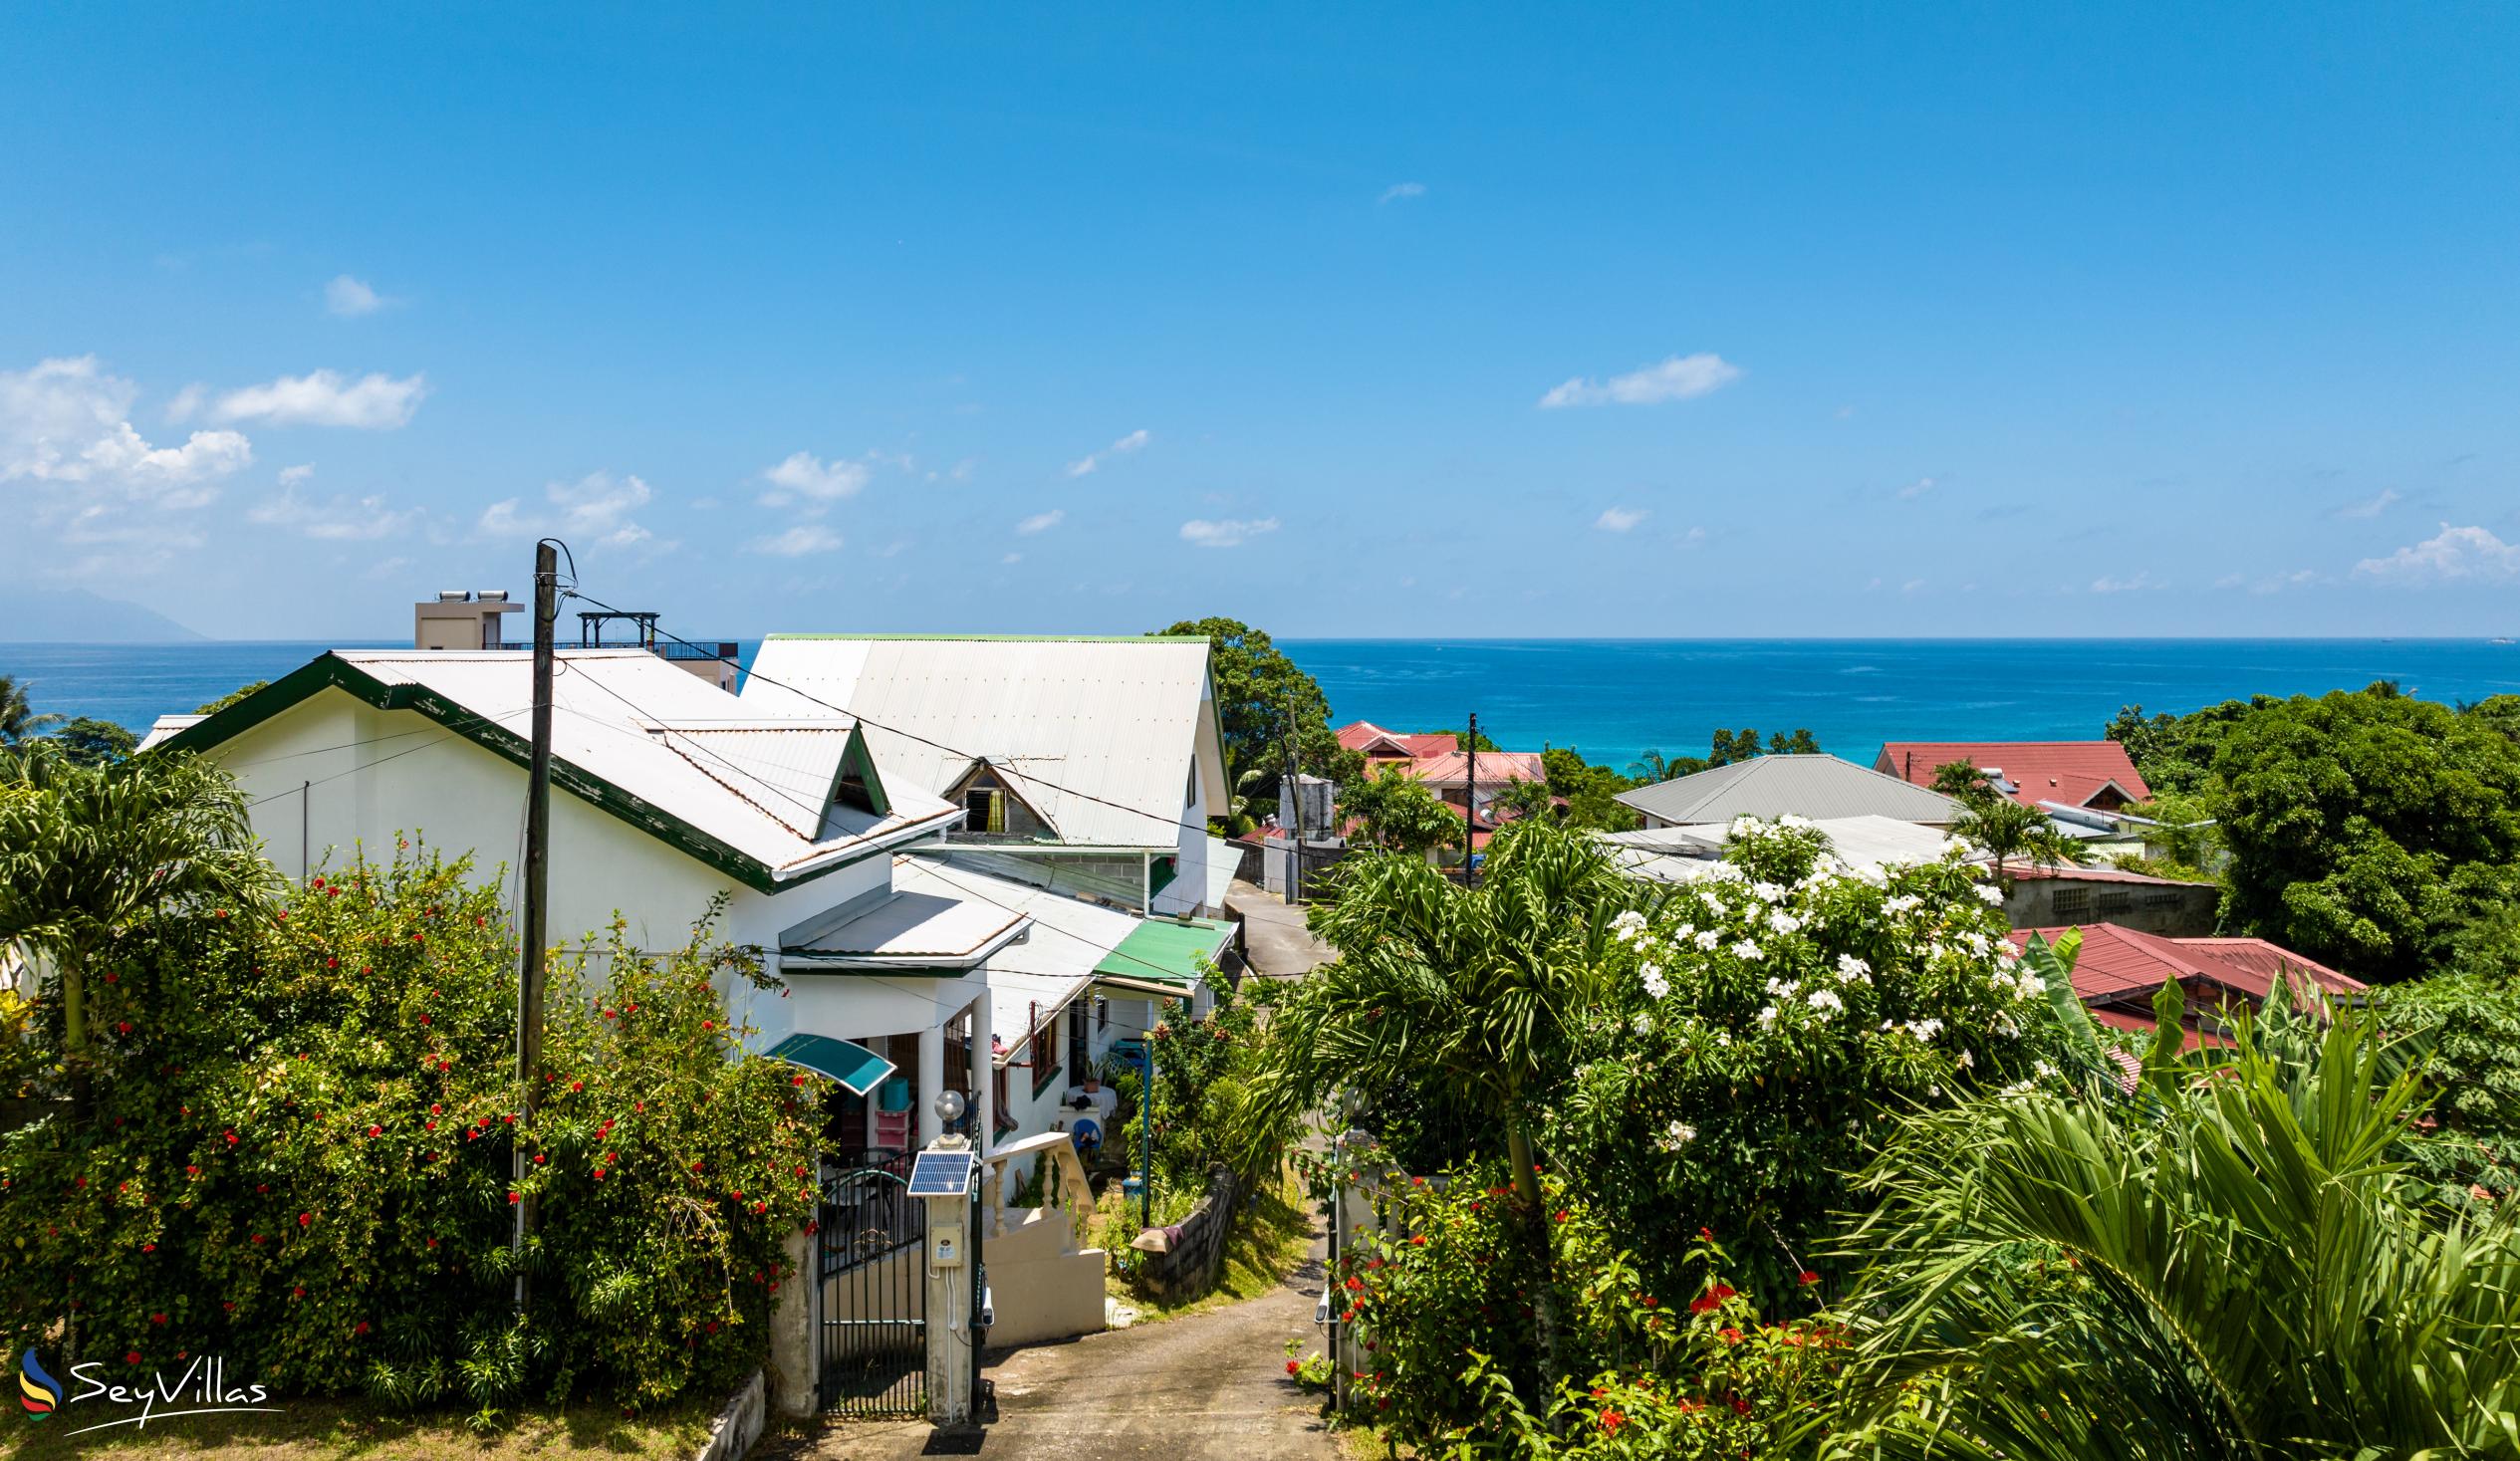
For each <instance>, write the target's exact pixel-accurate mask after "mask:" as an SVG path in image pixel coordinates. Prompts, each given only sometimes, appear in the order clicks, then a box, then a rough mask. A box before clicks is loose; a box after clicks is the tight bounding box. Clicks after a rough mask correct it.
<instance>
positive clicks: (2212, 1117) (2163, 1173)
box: [1843, 1010, 2520, 1461]
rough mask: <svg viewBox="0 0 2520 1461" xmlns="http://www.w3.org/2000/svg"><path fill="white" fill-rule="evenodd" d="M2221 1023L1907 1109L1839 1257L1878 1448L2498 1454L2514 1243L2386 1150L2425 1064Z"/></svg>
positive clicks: (2344, 1016)
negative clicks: (2099, 1075)
mask: <svg viewBox="0 0 2520 1461" xmlns="http://www.w3.org/2000/svg"><path fill="white" fill-rule="evenodd" d="M2231 1040H2232V1044H2231V1046H2230V1047H2229V1048H2228V1049H2227V1050H2220V1051H2207V1052H2204V1053H2200V1054H2199V1055H2197V1056H2194V1057H2189V1058H2186V1059H2185V1060H2184V1061H2183V1062H2182V1061H2180V1060H2179V1059H2178V1058H2176V1057H2175V1056H2174V1055H2173V1054H2172V1052H2171V1051H2170V1050H2169V1049H2168V1047H2167V1046H2166V1045H2156V1046H2155V1047H2154V1050H2153V1054H2152V1056H2151V1057H2150V1058H2149V1059H2148V1060H2147V1061H2146V1069H2145V1076H2146V1080H2145V1085H2144V1088H2143V1092H2142V1096H2139V1097H2136V1098H2133V1099H2124V1100H2120V1099H2111V1098H2106V1097H2101V1098H2095V1097H2091V1096H2083V1097H2079V1098H2076V1097H2069V1096H2058V1095H2055V1094H2052V1093H2050V1092H2047V1091H2028V1092H2016V1093H2007V1094H2003V1095H1997V1096H1988V1097H1985V1098H1981V1099H1979V1100H1976V1101H1973V1102H1970V1103H1969V1104H1967V1105H1964V1106H1960V1107H1957V1108H1954V1109H1950V1110H1945V1111H1938V1112H1931V1113H1924V1114H1920V1115H1918V1116H1915V1117H1913V1118H1911V1119H1910V1120H1909V1121H1908V1122H1907V1123H1906V1124H1905V1129H1904V1130H1903V1131H1902V1132H1901V1133H1900V1135H1899V1137H1898V1139H1897V1140H1896V1141H1895V1142H1893V1143H1891V1145H1890V1147H1889V1149H1887V1150H1886V1151H1885V1152H1884V1153H1883V1155H1882V1157H1881V1158H1880V1159H1879V1161H1878V1162H1877V1163H1876V1165H1875V1167H1874V1168H1873V1170H1872V1172H1871V1174H1870V1176H1869V1177H1868V1179H1867V1185H1868V1187H1869V1188H1870V1189H1871V1191H1872V1192H1873V1193H1874V1194H1875V1195H1876V1196H1877V1198H1878V1199H1879V1202H1880V1206H1879V1208H1878V1210H1877V1211H1876V1212H1875V1213H1874V1215H1873V1216H1872V1218H1871V1219H1870V1220H1869V1221H1868V1222H1867V1223H1866V1224H1865V1225H1864V1226H1863V1227H1862V1228H1860V1229H1859V1230H1858V1231H1856V1232H1855V1233H1854V1234H1853V1235H1851V1236H1850V1237H1849V1238H1848V1239H1847V1241H1846V1243H1845V1244H1844V1247H1843V1251H1844V1252H1845V1253H1847V1254H1848V1255H1849V1256H1850V1257H1861V1258H1864V1259H1866V1260H1869V1264H1870V1266H1869V1268H1868V1270H1867V1272H1866V1273H1865V1275H1864V1277H1863V1281H1862V1284H1861V1286H1860V1290H1859V1292H1858V1294H1857V1296H1856V1297H1855V1299H1854V1300H1852V1301H1851V1302H1850V1303H1849V1304H1848V1306H1847V1309H1846V1312H1847V1313H1849V1314H1850V1315H1859V1316H1862V1317H1863V1318H1862V1320H1861V1322H1860V1324H1859V1325H1858V1326H1857V1351H1856V1352H1857V1353H1858V1355H1859V1356H1860V1362H1859V1364H1858V1366H1857V1369H1858V1374H1857V1390H1856V1394H1857V1397H1858V1399H1859V1401H1860V1402H1861V1404H1862V1405H1863V1406H1864V1407H1865V1408H1869V1409H1873V1410H1874V1411H1876V1412H1877V1413H1883V1414H1887V1415H1890V1416H1891V1417H1893V1418H1894V1419H1895V1420H1896V1421H1897V1423H1896V1424H1892V1425H1889V1426H1886V1427H1885V1428H1884V1429H1883V1430H1882V1431H1881V1432H1880V1434H1879V1435H1877V1436H1876V1437H1874V1439H1876V1440H1878V1441H1879V1442H1880V1448H1879V1452H1878V1453H1879V1454H1885V1455H1890V1456H1900V1455H1916V1456H1922V1455H1927V1454H1932V1455H1939V1456H1954V1457H1994V1456H2003V1457H2009V1458H2014V1461H2039V1458H2048V1457H2054V1458H2059V1461H2063V1458H2068V1457H2072V1458H2089V1457H2098V1458H2127V1461H2136V1458H2142V1461H2169V1458H2197V1457H2233V1458H2237V1457H2260V1456H2338V1457H2344V1456H2358V1455H2359V1456H2373V1457H2377V1456H2410V1457H2411V1456H2424V1455H2432V1456H2450V1455H2458V1456H2511V1455H2513V1454H2515V1452H2520V1442H2516V1441H2515V1427H2514V1420H2513V1416H2514V1413H2515V1411H2520V1342H2515V1338H2514V1337H2515V1335H2520V1235H2515V1233H2514V1231H2513V1229H2512V1228H2511V1226H2510V1225H2509V1224H2508V1223H2507V1222H2502V1221H2491V1222H2485V1221H2477V1220H2473V1219H2470V1218H2466V1217H2462V1216H2445V1214H2444V1211H2443V1209H2441V1208H2440V1207H2439V1206H2438V1205H2436V1204H2434V1203H2433V1202H2432V1201H2431V1200H2430V1193H2429V1191H2428V1190H2427V1184H2426V1183H2425V1182H2424V1181H2423V1180H2422V1179H2421V1178H2419V1177H2415V1176H2410V1175H2408V1174H2407V1173H2406V1172H2405V1171H2403V1170H2402V1168H2401V1167H2400V1165H2399V1163H2398V1162H2397V1161H2395V1160H2394V1154H2395V1152H2396V1150H2397V1149H2398V1148H2399V1146H2400V1143H2401V1142H2402V1141H2403V1139H2404V1137H2405V1135H2406V1132H2407V1129H2408V1127H2409V1125H2410V1124H2411V1123H2412V1122H2413V1120H2414V1119H2415V1117H2416V1115H2417V1114H2418V1113H2419V1111H2420V1109H2421V1097H2420V1096H2419V1085H2420V1083H2419V1079H2418V1078H2417V1077H2416V1076H2415V1075H2413V1074H2412V1073H2407V1072H2402V1071H2401V1069H2400V1064H2399V1063H2398V1062H2397V1061H2395V1060H2394V1058H2393V1056H2392V1054H2391V1053H2390V1052H2389V1051H2387V1050H2386V1049H2385V1048H2384V1046H2383V1043H2382V1040H2381V1037H2380V1035H2379V1032H2378V1030H2377V1027H2376V1026H2375V1024H2374V1022H2373V1021H2372V1019H2371V1018H2370V1017H2369V1016H2368V1015H2367V1014H2365V1013H2363V1012H2359V1011H2351V1010H2347V1011H2340V1012H2337V1013H2336V1014H2335V1017H2334V1023H2333V1024H2332V1025H2329V1026H2327V1027H2325V1028H2324V1029H2322V1028H2321V1027H2320V1026H2319V1025H2318V1024H2317V1022H2316V1021H2315V1020H2314V1019H2310V1018H2307V1017H2303V1018H2291V1019H2284V1018H2270V1020H2269V1021H2267V1022H2266V1023H2265V1025H2263V1026H2261V1025H2260V1023H2259V1022H2258V1021H2256V1020H2254V1019H2250V1018H2243V1019H2241V1020H2240V1021H2239V1022H2238V1023H2237V1025H2236V1026H2235V1027H2234V1028H2233V1030H2232V1033H2231ZM1910 1417H1919V1418H1921V1419H1922V1420H1924V1421H1925V1422H1927V1425H1926V1426H1925V1427H1923V1428H1910V1427H1909V1426H1908V1425H1907V1424H1906V1422H1907V1420H1908V1418H1910Z"/></svg>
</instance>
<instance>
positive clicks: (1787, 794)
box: [1619, 754, 1962, 824]
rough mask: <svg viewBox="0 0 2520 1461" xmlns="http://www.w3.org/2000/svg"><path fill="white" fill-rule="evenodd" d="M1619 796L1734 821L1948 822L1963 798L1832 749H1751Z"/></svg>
mask: <svg viewBox="0 0 2520 1461" xmlns="http://www.w3.org/2000/svg"><path fill="white" fill-rule="evenodd" d="M1619 800H1620V801H1622V802H1625V803H1626V804H1628V805H1629V806H1631V807H1634V808H1636V809H1637V810H1638V811H1639V812H1642V813H1644V814H1645V815H1647V816H1649V817H1653V818H1656V819H1658V820H1660V821H1663V822H1669V823H1678V824H1688V823H1701V822H1706V823H1714V822H1730V821H1732V820H1733V819H1734V818H1736V817H1767V818H1773V817H1786V816H1793V817H1807V818H1809V819H1811V820H1812V821H1814V822H1820V821H1826V820H1829V819H1833V818H1840V817H1889V818H1893V819H1895V820H1897V821H1900V822H1920V823H1931V824H1945V823H1949V822H1952V821H1954V820H1956V819H1957V818H1958V817H1959V816H1960V813H1961V810H1962V809H1961V807H1960V804H1959V803H1957V802H1955V801H1953V800H1951V799H1950V798H1949V797H1946V796H1943V795H1941V794H1940V793H1938V792H1932V791H1927V790H1926V789H1925V788H1923V787H1917V786H1910V785H1908V784H1907V783H1906V782H1903V781H1900V780H1899V779H1898V778H1897V777H1894V776H1886V775H1884V774H1883V773H1881V772H1878V771H1873V770H1870V769H1868V768H1866V767H1862V766H1858V765H1856V764H1855V763H1854V762H1852V761H1848V760H1845V759H1843V758H1841V757H1837V756H1830V755H1825V754H1824V755H1808V756H1754V757H1752V758H1750V759H1749V760H1747V761H1735V762H1733V763H1732V764H1731V765H1729V766H1718V767H1715V768H1713V769H1711V770H1708V771H1700V772H1696V773H1693V774H1691V775H1688V776H1680V777H1674V778H1672V779H1671V780H1669V781H1666V782H1658V783H1656V784H1654V785H1652V786H1649V787H1638V788H1636V789H1634V790H1633V791H1625V792H1621V793H1620V794H1619Z"/></svg>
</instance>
